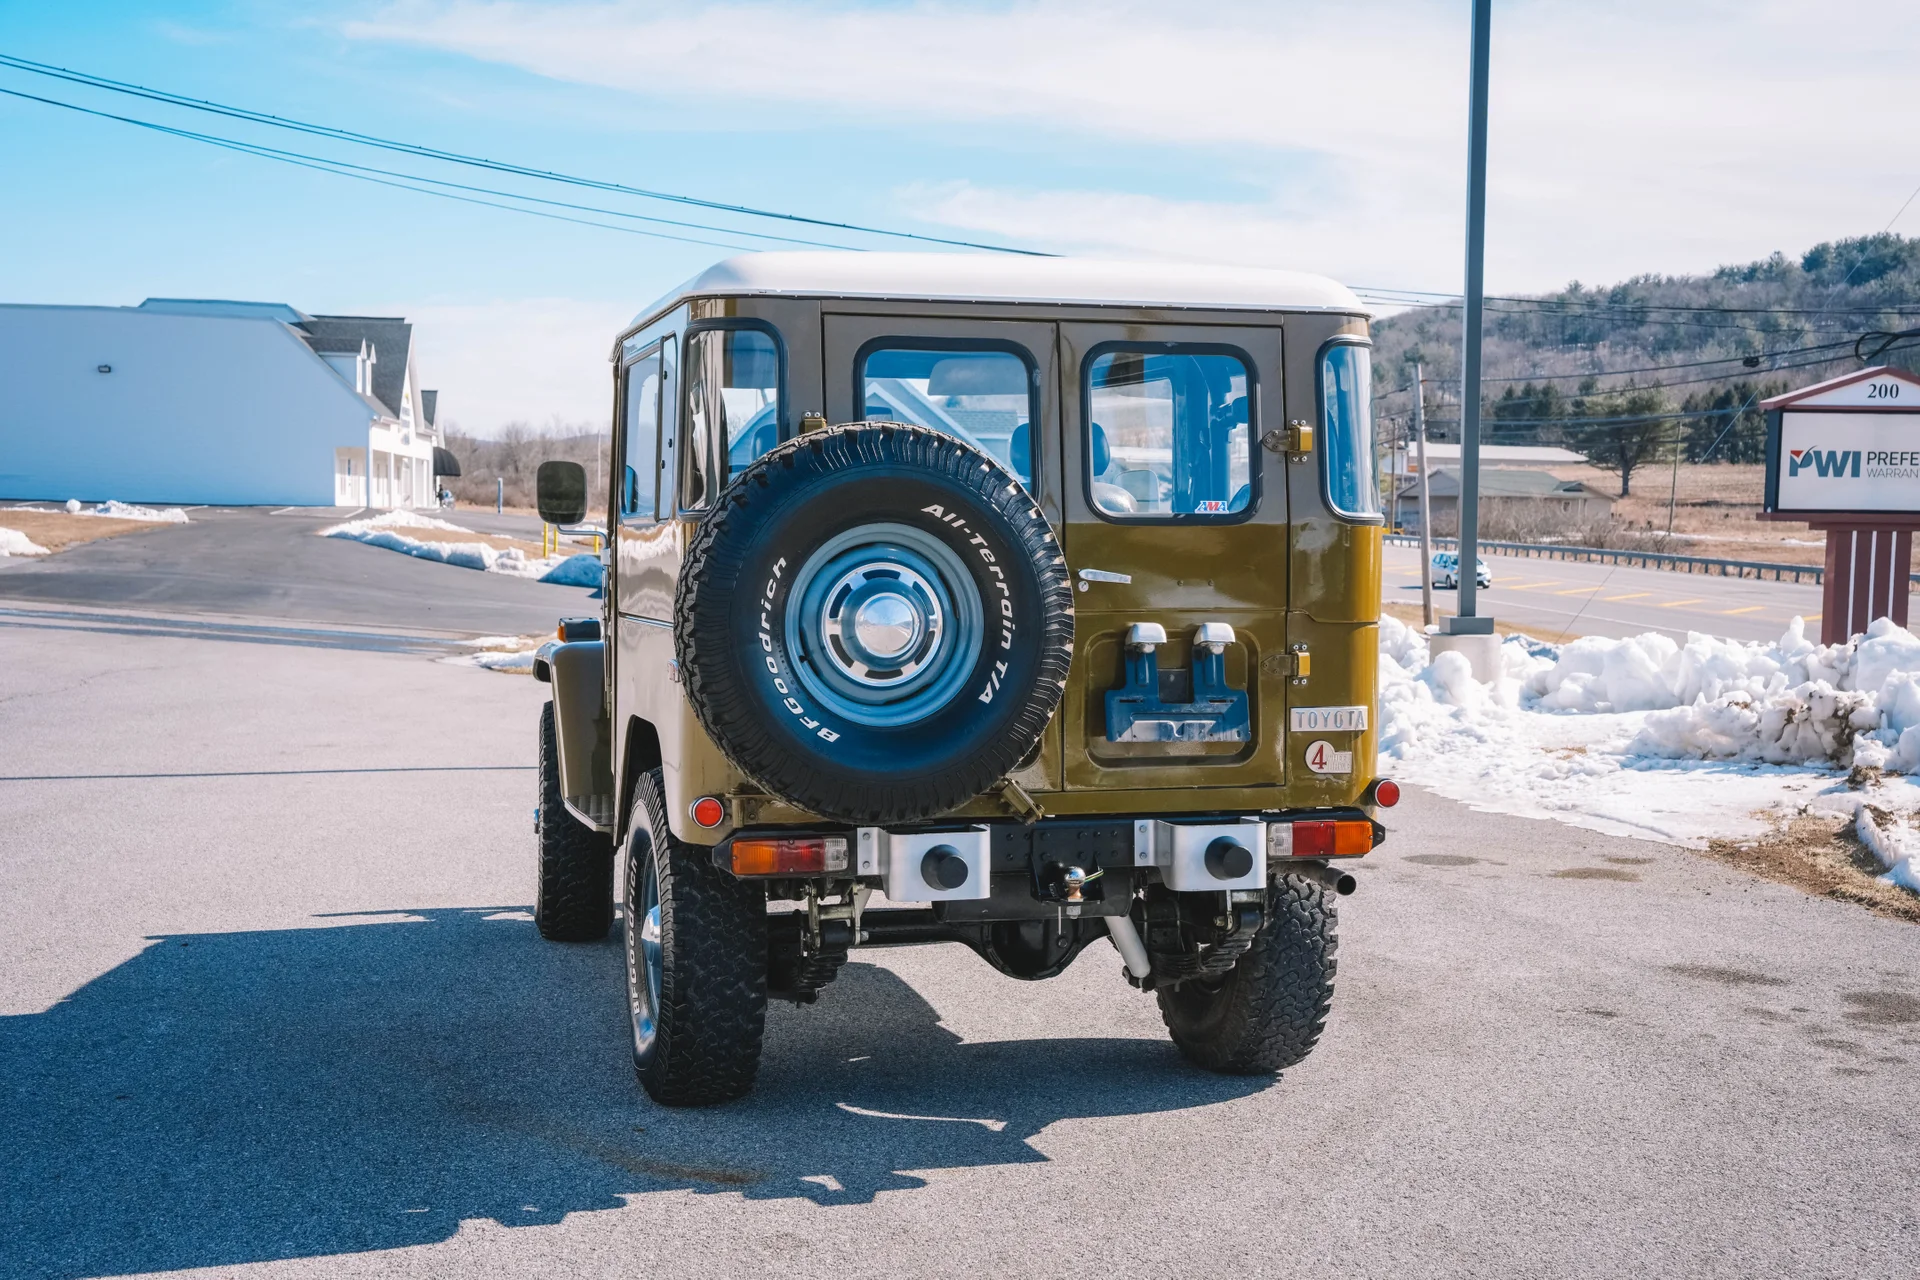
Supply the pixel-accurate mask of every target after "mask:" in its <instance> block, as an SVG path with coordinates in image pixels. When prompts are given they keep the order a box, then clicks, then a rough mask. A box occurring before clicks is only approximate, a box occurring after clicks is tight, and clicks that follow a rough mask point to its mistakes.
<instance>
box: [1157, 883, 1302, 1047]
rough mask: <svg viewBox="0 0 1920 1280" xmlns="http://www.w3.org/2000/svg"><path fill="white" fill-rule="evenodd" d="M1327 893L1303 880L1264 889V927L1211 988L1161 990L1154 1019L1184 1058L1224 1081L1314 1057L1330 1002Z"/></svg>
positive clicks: (1190, 985) (1188, 985) (1199, 984)
mask: <svg viewBox="0 0 1920 1280" xmlns="http://www.w3.org/2000/svg"><path fill="white" fill-rule="evenodd" d="M1337 923H1338V920H1337V913H1336V911H1335V909H1334V904H1333V893H1332V891H1331V890H1329V889H1328V888H1327V887H1326V886H1324V885H1322V884H1320V883H1319V882H1318V881H1314V880H1309V879H1307V878H1305V877H1304V876H1299V875H1285V876H1279V877H1277V878H1276V879H1274V881H1273V882H1272V883H1271V884H1269V885H1268V886H1267V920H1266V923H1265V924H1263V925H1262V926H1261V927H1260V932H1259V933H1258V934H1256V935H1254V940H1253V945H1252V946H1250V947H1248V948H1247V953H1246V954H1245V955H1243V956H1241V957H1240V960H1239V962H1238V963H1237V964H1235V965H1234V967H1233V968H1232V969H1231V970H1230V971H1228V973H1227V976H1226V977H1224V978H1222V979H1220V980H1219V981H1218V982H1215V983H1211V984H1208V983H1205V982H1203V981H1202V980H1201V979H1197V978H1196V979H1192V980H1190V981H1187V982H1183V983H1181V984H1180V985H1179V986H1178V987H1174V988H1172V989H1170V990H1169V989H1162V990H1161V991H1159V992H1158V993H1157V994H1158V996H1159V1000H1160V1017H1161V1018H1162V1019H1163V1020H1164V1021H1165V1022H1166V1024H1167V1030H1168V1031H1169V1032H1170V1033H1172V1036H1173V1042H1174V1044H1175V1045H1177V1046H1179V1049H1180V1052H1181V1053H1183V1054H1185V1055H1186V1057H1187V1058H1188V1059H1189V1060H1190V1061H1192V1062H1194V1063H1196V1064H1198V1065H1200V1066H1202V1067H1205V1068H1206V1069H1207V1070H1209V1071H1218V1072H1220V1073H1222V1074H1224V1075H1267V1074H1270V1073H1272V1072H1275V1071H1282V1070H1285V1069H1286V1068H1288V1067H1291V1066H1293V1065H1294V1064H1295V1063H1297V1062H1299V1061H1300V1060H1301V1059H1303V1058H1305V1057H1306V1056H1307V1055H1308V1054H1309V1053H1311V1052H1312V1051H1313V1047H1314V1045H1315V1044H1317V1043H1318V1042H1319V1040H1320V1032H1321V1030H1322V1028H1324V1027H1325V1026H1326V1023H1327V1010H1328V1009H1329V1008H1330V1007H1331V1006H1332V1003H1333V973H1334V954H1333V953H1334V950H1335V949H1336V947H1337V946H1338V940H1337V938H1336V937H1335V932H1336V927H1337Z"/></svg>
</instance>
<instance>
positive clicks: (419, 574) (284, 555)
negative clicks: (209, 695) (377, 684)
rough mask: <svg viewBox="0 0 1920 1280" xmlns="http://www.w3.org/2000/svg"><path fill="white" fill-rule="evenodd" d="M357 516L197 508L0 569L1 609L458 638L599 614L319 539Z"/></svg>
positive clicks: (580, 591)
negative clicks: (188, 516)
mask: <svg viewBox="0 0 1920 1280" xmlns="http://www.w3.org/2000/svg"><path fill="white" fill-rule="evenodd" d="M349 514H351V513H349V512H345V511H331V510H327V509H323V508H288V509H283V510H280V511H277V512H276V511H271V510H269V509H267V508H264V507H215V508H196V509H195V510H194V511H193V512H192V523H191V524H185V525H155V526H154V527H153V528H151V529H146V530H140V531H138V532H134V533H128V534H123V535H121V536H120V537H117V538H105V539H102V540H100V541H98V542H89V543H84V544H82V545H80V546H76V547H72V548H70V549H68V550H66V551H64V552H61V553H60V554H59V555H55V556H48V557H46V558H45V559H32V560H29V559H24V558H11V559H0V609H4V608H5V606H7V605H8V604H10V603H11V604H15V605H19V606H40V607H46V606H55V607H58V606H73V607H79V608H83V609H90V610H108V611H122V612H126V613H130V614H144V613H151V612H160V613H166V614H176V615H178V614H186V615H200V616H217V617H223V618H233V619H243V620H265V621H270V622H272V623H275V624H285V623H293V624H296V625H300V624H309V625H310V624H320V625H332V626H341V625H344V626H369V625H370V626H374V627H404V628H407V629H409V630H411V631H415V632H427V633H438V634H442V635H449V636H451V635H536V634H540V633H542V632H547V631H551V630H552V629H553V624H554V621H555V619H557V618H558V617H560V616H561V615H562V614H567V613H575V614H581V613H585V614H595V613H598V612H599V611H600V606H599V601H598V600H597V599H595V598H593V593H592V592H590V591H589V590H588V589H586V588H584V587H559V586H554V585H552V584H550V583H544V582H533V581H529V580H527V579H524V578H512V577H508V576H506V575H504V574H497V573H480V572H478V571H477V570H470V569H456V568H453V567H452V566H449V565H443V564H433V563H431V562H428V561H424V560H415V559H413V558H412V557H410V556H404V555H401V554H400V553H399V552H396V551H387V550H384V549H382V548H379V547H369V546H366V545H363V544H361V543H357V542H349V541H347V540H345V539H342V538H320V537H316V536H314V535H315V534H316V533H318V531H319V530H321V529H323V528H325V527H326V526H327V525H329V524H337V523H339V522H340V521H341V520H342V519H345V518H346V517H347V516H348V515H349ZM453 514H455V515H456V516H457V515H462V514H464V513H459V512H456V513H453ZM475 514H476V515H483V516H484V518H485V520H486V521H487V522H488V525H489V526H491V524H492V523H493V522H494V521H495V519H496V518H495V517H494V516H493V515H492V513H491V512H487V513H475ZM508 520H509V521H512V520H513V518H512V517H509V518H508ZM454 523H456V524H458V523H460V521H459V520H458V519H456V520H455V521H454ZM520 525H526V526H528V527H529V528H530V529H531V533H530V534H528V535H527V536H531V537H533V538H535V539H538V537H539V536H540V534H539V522H538V521H537V520H531V519H530V518H523V519H520V520H519V521H518V523H516V524H513V525H512V527H511V530H510V531H511V532H514V533H520V532H521V529H520ZM466 527H470V528H476V529H477V528H481V527H482V526H480V525H469V526H466ZM502 529H503V531H509V530H508V526H507V525H502ZM455 538H456V540H457V535H455Z"/></svg>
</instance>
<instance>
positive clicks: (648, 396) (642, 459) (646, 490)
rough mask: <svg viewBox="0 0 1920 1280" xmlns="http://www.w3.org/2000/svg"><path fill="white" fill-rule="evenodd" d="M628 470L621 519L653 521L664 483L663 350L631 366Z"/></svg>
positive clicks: (622, 486) (624, 474) (623, 473)
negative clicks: (661, 369)
mask: <svg viewBox="0 0 1920 1280" xmlns="http://www.w3.org/2000/svg"><path fill="white" fill-rule="evenodd" d="M626 376H627V385H626V406H627V421H626V425H625V428H624V430H625V433H626V443H625V452H626V467H625V468H624V469H623V470H622V471H621V474H620V518H621V519H622V520H634V521H646V520H651V519H653V513H654V494H655V492H656V490H657V488H658V486H659V481H660V475H659V473H660V349H659V348H658V347H655V348H654V349H653V350H652V351H650V352H648V353H647V354H646V355H644V356H642V357H640V358H639V359H638V360H635V361H634V362H633V363H632V364H630V365H628V366H627V375H626Z"/></svg>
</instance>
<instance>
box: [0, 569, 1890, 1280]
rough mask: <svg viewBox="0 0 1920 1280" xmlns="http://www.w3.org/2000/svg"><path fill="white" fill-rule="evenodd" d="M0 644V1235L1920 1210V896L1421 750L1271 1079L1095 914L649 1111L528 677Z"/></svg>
mask: <svg viewBox="0 0 1920 1280" xmlns="http://www.w3.org/2000/svg"><path fill="white" fill-rule="evenodd" d="M316 541H317V540H316ZM349 549H350V550H355V551H362V550H365V549H363V548H349ZM366 554H368V555H380V554H384V553H378V552H372V551H367V552H366ZM388 558H389V559H390V560H393V561H396V562H400V563H403V564H404V563H405V562H404V561H402V560H401V558H400V557H398V556H389V557H388ZM423 567H431V568H436V569H437V570H438V571H439V572H441V573H453V572H457V571H455V570H450V569H445V568H441V567H438V566H423ZM470 576H471V577H476V578H477V577H478V576H479V575H470ZM0 664H4V665H3V666H0V669H4V670H5V671H6V672H7V676H6V678H5V682H4V685H0V723H4V726H5V733H4V739H5V741H6V743H7V753H6V757H5V764H4V769H3V770H0V772H3V773H4V776H3V777H0V884H4V885H6V887H7V892H6V893H5V894H4V895H3V896H0V929H4V933H5V936H6V938H7V940H8V953H7V962H6V963H5V964H4V965H0V1014H4V1016H0V1153H4V1158H0V1205H4V1206H5V1218H6V1227H5V1230H4V1231H0V1275H4V1276H7V1277H10V1278H20V1280H31V1278H40V1277H75V1276H91V1275H107V1274H122V1273H127V1272H149V1271H163V1272H165V1271H174V1270H187V1269H191V1268H215V1269H217V1274H220V1275H256V1274H257V1275H262V1276H269V1275H270V1276H275V1277H292V1276H315V1277H320V1276H325V1277H339V1276H407V1275H417V1276H451V1275H472V1276H502V1275H511V1276H516V1277H519V1276H529V1277H531V1276H554V1277H562V1276H565V1277H580V1276H609V1277H614V1276H618V1277H632V1276H649V1277H654V1276H659V1277H673V1276H688V1277H700V1278H701V1280H712V1278H713V1277H716V1276H738V1275H759V1274H780V1275H785V1276H823V1277H829V1276H830V1277H845V1276H851V1275H875V1276H879V1275H885V1276H948V1275H954V1274H958V1273H977V1274H982V1275H1018V1276H1027V1275H1069V1274H1073V1275H1080V1274H1088V1275H1099V1276H1135V1275H1138V1276H1167V1275H1181V1276H1188V1275H1192V1276H1223V1275H1285V1276H1303V1277H1315V1278H1321V1277H1329V1276H1355V1277H1383V1276H1456V1275H1458V1276H1468V1275H1473V1276H1488V1275H1539V1276H1569V1275H1579V1276H1594V1275H1613V1276H1647V1275H1687V1276H1727V1277H1751V1276H1756V1275H1769V1276H1795V1277H1801V1276H1847V1277H1869V1276H1910V1275H1912V1274H1913V1270H1914V1260H1915V1258H1916V1257H1920V1202H1916V1200H1915V1198H1914V1196H1913V1187H1914V1177H1915V1172H1916V1169H1917V1168H1920V1117H1916V1113H1915V1109H1914V1108H1915V1103H1914V1099H1915V1098H1916V1097H1920V1090H1917V1089H1916V1084H1917V1083H1920V1073H1917V1070H1916V1066H1915V1065H1914V1064H1915V1063H1916V1061H1920V1001H1916V999H1915V998H1914V995H1913V993H1914V992H1915V991H1916V989H1920V933H1916V931H1915V930H1914V929H1913V928H1912V927H1910V926H1906V925H1901V924H1896V923H1893V922H1890V921H1887V920H1883V919H1880V918H1878V917H1875V916H1872V915H1869V914H1867V913H1865V912H1864V911H1861V910H1859V909H1857V908H1853V907H1847V906H1842V905H1839V904H1835V903H1831V902H1826V901H1821V900H1815V899H1811V898H1808V897H1805V896H1803V895H1801V894H1799V893H1797V892H1795V891H1793V890H1791V889H1786V888H1782V887H1779V886H1774V885H1769V884H1763V883H1758V882H1754V881H1750V880H1747V879H1745V878H1743V877H1741V876H1739V875H1737V874H1735V873H1733V872H1730V871H1728V870H1726V869H1724V868H1722V867H1720V866H1718V865H1716V864H1713V863H1709V862H1705V861H1703V860H1700V859H1698V858H1696V857H1694V856H1693V855H1691V854H1689V853H1686V852H1684V851H1681V850H1677V849H1672V848H1667V847H1664V846H1658V845H1650V844H1644V843H1638V842H1633V841H1626V840H1618V839H1611V838H1608V837H1604V836H1599V835H1594V834H1591V833H1587V832H1581V831H1575V830H1572V829H1569V828H1566V827H1560V826H1554V825H1550V824H1546V823H1540V822H1531V821H1524V820H1519V819H1510V818H1503V817H1497V816H1491V815H1485V814H1477V813H1473V812H1471V811H1469V810H1467V809H1465V808H1463V807H1461V806H1459V805H1456V804H1452V803H1450V802H1445V801H1441V800H1438V799H1434V798H1432V797H1429V796H1426V795H1423V794H1420V793H1414V794H1411V795H1410V796H1409V797H1408V798H1407V800H1406V802H1405V803H1404V804H1403V806H1402V807H1401V809H1399V810H1398V811H1396V813H1395V814H1394V816H1393V821H1392V826H1393V827H1394V833H1393V838H1392V842H1391V843H1390V844H1388V845H1387V846H1386V847H1385V848H1384V849H1383V850H1381V851H1379V852H1378V853H1377V854H1376V855H1374V856H1372V857H1370V858H1369V859H1368V860H1367V862H1366V864H1365V865H1364V867H1363V869H1362V871H1361V873H1360V874H1361V880H1362V887H1361V889H1360V892H1359V893H1358V894H1357V895H1356V896H1355V897H1353V898H1351V899H1347V900H1345V902H1344V903H1343V908H1342V910H1343V921H1344V926H1343V927H1344V932H1343V936H1342V944H1341V952H1340V965H1341V969H1340V985H1339V995H1338V1000H1337V1003H1336V1011H1335V1014H1334V1018H1333V1021H1332V1024H1331V1026H1330V1027H1329V1029H1328V1034H1327V1038H1326V1041H1325V1043H1324V1044H1323V1046H1322V1048H1321V1049H1320V1051H1319V1052H1317V1053H1316V1054H1315V1055H1314V1056H1313V1057H1312V1058H1310V1059H1309V1060H1308V1061H1307V1062H1306V1063H1305V1064H1303V1065H1302V1066H1300V1067H1298V1068H1296V1069H1294V1070H1292V1071H1289V1072H1287V1073H1286V1074H1285V1075H1284V1076H1283V1077H1281V1078H1280V1079H1278V1080H1265V1079H1226V1078H1220V1077H1215V1076H1209V1075H1206V1074H1203V1073H1200V1072H1198V1071H1195V1070H1193V1069H1190V1068H1189V1067H1187V1066H1185V1065H1184V1064H1183V1063H1182V1062H1181V1061H1180V1059H1179V1058H1178V1056H1177V1055H1176V1054H1175V1053H1174V1052H1173V1050H1172V1048H1171V1047H1170V1046H1169V1044H1168V1043H1167V1041H1166V1039H1165V1036H1164V1034H1163V1032H1162V1030H1161V1028H1160V1025H1159V1019H1158V1017H1157V1016H1156V1014H1155V1012H1154V1010H1153V1005H1152V1002H1151V999H1150V998H1144V997H1141V996H1139V995H1138V994H1136V993H1135V992H1133V991H1132V990H1131V989H1130V988H1128V987H1127V986H1126V985H1125V984H1124V982H1123V981H1122V980H1121V978H1120V974H1119V963H1118V960H1117V958H1116V957H1115V956H1114V955H1113V954H1112V953H1111V951H1110V950H1108V949H1106V948H1105V947H1104V946H1102V947H1096V948H1094V949H1092V950H1090V951H1089V952H1088V953H1087V954H1086V955H1085V956H1083V957H1082V958H1081V960H1080V961H1079V962H1078V963H1077V964H1076V965H1075V966H1074V967H1073V968H1072V969H1071V970H1069V971H1068V973H1067V974H1066V975H1065V976H1063V977H1062V978H1060V979H1058V980H1056V981H1053V982H1048V983H1039V984H1030V985H1029V984H1021V983H1018V982H1015V981H1012V980H1010V979H1007V978H1003V977H1001V976H999V975H998V974H996V973H994V972H993V971H992V970H990V969H989V968H988V967H987V966H986V965H985V964H984V963H982V962H980V961H979V960H977V959H976V958H974V957H973V956H972V955H970V954H969V953H967V952H965V951H963V950H960V949H958V948H956V947H952V946H942V947H934V948H927V949H920V950H906V951H887V952H877V953H875V954H873V955H872V956H871V957H866V958H863V960H862V961H861V962H856V963H853V964H850V965H849V966H848V967H847V969H846V971H845V974H844V976H843V977H842V978H841V980H840V981H839V982H838V983H837V984H836V985H834V986H833V987H831V988H829V989H828V991H827V992H826V994H825V996H824V997H823V999H822V1001H821V1003H820V1004H819V1005H817V1006H814V1007H812V1008H808V1009H799V1010H796V1009H792V1008H787V1007H776V1008H775V1009H774V1011H773V1012H772V1014H771V1016H770V1019H769V1032H768V1048H767V1055H766V1062H765V1067H764V1070H763V1073H762V1077H761V1084H760V1088H759V1090H758V1091H757V1092H756V1093H755V1094H754V1095H753V1096H752V1097H751V1098H749V1099H748V1100H746V1101H744V1102H742V1103H739V1104H735V1105H732V1106H728V1107H725V1108H720V1109H717V1110H711V1111H696V1112H673V1111H667V1110H663V1109H661V1108H658V1107H655V1106H653V1105H652V1104H651V1103H649V1102H648V1101H647V1100H646V1099H645V1098H644V1096H643V1095H642V1094H640V1092H639V1091H638V1089H637V1087H636V1086H635V1085H634V1083H633V1080H632V1077H631V1074H630V1072H629V1070H628V1068H627V1065H626V1062H625V1047H624V1043H623V1029H622V1023H621V1012H622V1011H621V993H620V984H621V978H620V972H619V968H620V966H619V957H618V951H617V947H616V945H615V943H614V942H612V941H610V942H607V943H602V944H593V945H584V946H555V945H551V944H545V943H542V942H541V941H540V940H539V939H538V938H537V937H536V936H535V935H534V932H533V928H532V925H531V924H530V923H529V921H528V917H527V915H526V911H525V908H526V905H527V903H528V901H529V898H530V884H529V872H530V858H531V851H532V832H531V822H530V806H531V803H532V792H533V778H532V773H531V771H530V768H529V766H530V765H531V764H532V762H533V755H534V752H533V747H534V743H533V726H534V718H535V713H536V710H537V705H538V700H539V698H540V697H541V696H542V693H543V686H540V685H536V684H535V683H533V682H532V681H531V680H528V679H525V678H524V677H512V676H501V675H494V674H491V673H488V672H483V671H477V670H473V669H468V668H459V667H453V666H448V665H445V664H441V663H436V662H434V661H432V660H431V659H430V658H428V657H425V656H421V655H419V654H415V653H408V652H376V651H365V650H362V649H358V648H339V647H327V646H321V645H307V644H300V643H288V642H265V641H260V640H257V639H253V638H249V637H245V636H237V637H236V636H230V635H200V634H191V635H187V634H183V635H164V636H163V635H128V634H107V633H102V632H95V631H84V632H73V633H70V634H67V635H65V636H63V637H62V638H61V639H60V641H59V642H58V643H53V642H50V641H49V640H48V638H47V636H46V634H45V633H41V632H28V631H6V630H0Z"/></svg>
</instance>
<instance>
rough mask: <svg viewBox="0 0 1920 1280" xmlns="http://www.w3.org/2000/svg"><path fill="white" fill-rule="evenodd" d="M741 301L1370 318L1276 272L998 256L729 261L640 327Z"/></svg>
mask: <svg viewBox="0 0 1920 1280" xmlns="http://www.w3.org/2000/svg"><path fill="white" fill-rule="evenodd" d="M739 294H784V295H790V296H794V297H809V298H910V299H916V300H919V299H924V300H927V301H941V302H1054V303H1069V304H1072V303H1079V304H1088V305H1094V306H1142V307H1196V308H1206V309H1217V310H1251V311H1337V312H1341V313H1344V314H1350V315H1367V314H1370V309H1369V308H1367V307H1365V306H1363V305H1361V302H1360V299H1358V298H1356V297H1354V296H1353V291H1352V290H1350V289H1348V288H1347V287H1346V286H1345V285H1343V284H1340V283H1338V282H1337V281H1334V280H1329V279H1327V278H1326V277H1325V276H1316V275H1309V274H1307V273H1306V272H1303V271H1276V270H1273V269H1272V268H1269V267H1234V266H1224V265H1217V264H1196V263H1185V262H1109V261H1101V260H1098V259H1094V258H1041V257H1028V256H1023V255H1017V254H998V253H853V252H837V253H836V252H820V253H747V254H741V255H740V256H739V257H735V258H728V259H727V260H726V261H724V262H719V263H715V264H714V265H713V266H711V267H708V268H707V269H706V270H705V271H702V272H701V273H700V274H699V275H697V276H695V277H694V278H693V279H691V280H689V281H687V282H686V283H685V284H683V285H681V286H680V287H679V288H678V289H675V290H674V291H673V292H671V293H669V294H667V295H666V296H665V297H663V298H661V299H660V300H659V301H657V302H655V303H654V304H653V305H652V306H650V307H648V308H647V309H646V310H645V311H642V312H641V313H640V314H639V315H637V316H635V317H634V323H635V324H639V323H642V322H644V321H647V320H650V319H652V318H653V317H654V316H657V315H659V314H660V313H661V312H663V311H665V310H667V309H668V308H670V307H672V306H674V305H676V304H677V303H679V302H680V301H681V300H682V299H684V298H694V297H710V296H716V295H739Z"/></svg>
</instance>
